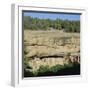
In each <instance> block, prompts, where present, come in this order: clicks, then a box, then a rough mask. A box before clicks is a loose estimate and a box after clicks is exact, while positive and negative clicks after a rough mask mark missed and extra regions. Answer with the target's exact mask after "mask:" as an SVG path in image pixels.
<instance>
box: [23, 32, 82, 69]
mask: <svg viewBox="0 0 90 90" xmlns="http://www.w3.org/2000/svg"><path fill="white" fill-rule="evenodd" d="M24 49H25V51H26V52H27V53H26V54H25V55H24V56H25V57H26V58H28V64H29V65H30V66H32V67H33V70H36V69H38V68H39V67H40V66H41V65H49V66H50V67H51V66H54V65H57V64H61V65H63V64H65V63H69V62H78V63H80V35H79V33H65V32H62V31H29V30H25V31H24Z"/></svg>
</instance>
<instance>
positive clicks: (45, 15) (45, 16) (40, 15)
mask: <svg viewBox="0 0 90 90" xmlns="http://www.w3.org/2000/svg"><path fill="white" fill-rule="evenodd" d="M24 16H31V17H33V18H40V19H52V20H55V19H57V18H59V19H62V20H80V14H69V13H43V12H31V11H30V12H26V11H25V12H24Z"/></svg>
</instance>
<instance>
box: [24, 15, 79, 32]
mask: <svg viewBox="0 0 90 90" xmlns="http://www.w3.org/2000/svg"><path fill="white" fill-rule="evenodd" d="M23 24H24V30H26V29H29V30H63V31H65V32H80V21H79V20H78V21H74V20H72V21H71V20H61V19H59V18H57V19H56V20H51V19H39V18H32V17H30V16H24V19H23Z"/></svg>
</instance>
